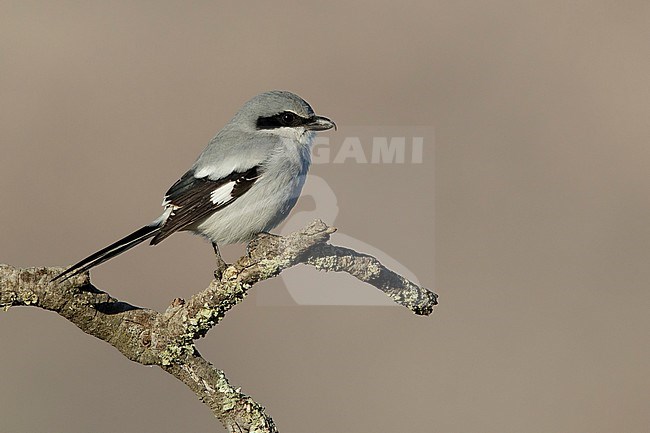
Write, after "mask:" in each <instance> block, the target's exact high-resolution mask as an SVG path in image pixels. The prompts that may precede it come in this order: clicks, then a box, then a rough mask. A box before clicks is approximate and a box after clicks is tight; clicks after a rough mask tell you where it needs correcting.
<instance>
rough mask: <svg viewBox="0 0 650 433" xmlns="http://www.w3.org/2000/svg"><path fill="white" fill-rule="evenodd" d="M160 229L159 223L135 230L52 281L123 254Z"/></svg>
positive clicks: (83, 270) (75, 273)
mask: <svg viewBox="0 0 650 433" xmlns="http://www.w3.org/2000/svg"><path fill="white" fill-rule="evenodd" d="M159 229H160V226H158V225H149V226H144V227H142V228H141V229H138V230H136V231H134V232H133V233H131V234H130V235H128V236H125V237H123V238H122V239H120V240H119V241H117V242H114V243H112V244H110V245H109V246H107V247H106V248H103V249H101V250H99V251H97V252H96V253H95V254H92V255H90V256H88V257H86V258H85V259H83V260H82V261H80V262H79V263H76V264H74V265H72V266H70V267H69V268H68V269H66V270H65V271H63V272H61V273H60V274H59V275H57V276H56V277H54V278H52V281H57V280H61V281H65V280H67V279H68V278H70V277H73V276H75V275H77V274H80V273H82V272H85V271H87V270H88V269H90V268H93V267H95V266H97V265H99V264H101V263H104V262H105V261H107V260H110V259H112V258H113V257H115V256H117V255H119V254H122V253H123V252H124V251H126V250H129V249H131V248H133V247H134V246H136V245H138V244H139V243H141V242H143V241H146V240H147V239H149V238H151V237H153V236H155V235H156V233H158V230H159Z"/></svg>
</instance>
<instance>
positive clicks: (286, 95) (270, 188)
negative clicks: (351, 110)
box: [53, 90, 336, 281]
mask: <svg viewBox="0 0 650 433" xmlns="http://www.w3.org/2000/svg"><path fill="white" fill-rule="evenodd" d="M331 128H336V124H335V123H334V122H332V121H331V120H330V119H328V118H326V117H322V116H317V115H315V114H314V110H312V108H311V106H310V105H309V104H308V103H307V102H306V101H305V100H303V99H302V98H301V97H299V96H298V95H296V94H293V93H291V92H286V91H279V90H274V91H270V92H266V93H262V94H259V95H257V96H255V97H254V98H252V99H251V100H249V101H248V102H246V103H245V104H244V106H243V107H242V108H241V109H240V110H239V111H238V112H237V114H235V117H233V118H232V120H231V121H230V122H228V123H227V124H226V126H224V128H223V129H222V130H221V131H219V133H218V134H217V135H216V136H215V137H214V138H213V139H212V140H210V143H209V144H208V146H207V147H206V148H205V150H204V151H203V152H202V153H201V155H199V157H198V158H197V160H196V161H195V162H194V165H192V168H190V169H189V170H188V171H187V172H186V173H185V174H184V175H183V176H182V177H181V178H180V179H179V180H178V181H177V182H176V183H174V185H172V187H171V188H170V189H169V191H167V193H166V194H165V198H164V200H163V207H164V212H163V213H162V215H161V216H160V217H159V218H157V219H156V220H154V221H153V222H152V223H150V224H148V225H146V226H144V227H142V228H140V229H138V230H136V231H135V232H133V233H131V234H130V235H128V236H126V237H124V238H122V239H120V240H119V241H117V242H115V243H113V244H111V245H109V246H107V247H106V248H104V249H102V250H100V251H97V252H96V253H95V254H92V255H90V256H88V257H86V258H85V259H83V260H82V261H80V262H79V263H77V264H75V265H73V266H71V267H70V268H68V269H66V270H65V271H64V272H62V273H61V274H59V275H57V276H56V277H54V279H53V281H55V280H65V279H67V278H70V277H72V276H74V275H77V274H79V273H81V272H85V271H87V270H88V269H90V268H92V267H95V266H97V265H99V264H100V263H103V262H105V261H107V260H109V259H111V258H113V257H115V256H117V255H118V254H121V253H123V252H124V251H126V250H128V249H130V248H133V247H134V246H136V245H138V244H140V243H141V242H144V241H145V240H147V239H151V241H150V244H151V245H156V244H158V243H160V242H162V241H163V240H164V239H165V238H167V237H168V236H169V235H171V234H172V233H175V232H177V231H180V230H184V231H191V232H194V233H196V234H199V235H201V236H203V237H205V238H207V239H208V240H209V241H210V242H212V245H213V247H214V250H215V253H216V254H217V259H218V261H219V264H220V267H221V266H223V265H224V262H223V260H222V259H221V256H220V254H219V249H218V246H217V245H218V244H232V243H239V242H246V241H249V240H251V239H252V238H253V237H254V236H255V235H257V234H258V233H262V232H268V231H269V230H271V229H273V228H274V227H276V226H277V225H278V224H280V223H281V222H282V221H283V220H284V219H285V218H286V217H287V215H288V214H289V211H290V210H291V209H292V208H293V206H294V205H295V204H296V201H297V200H298V196H299V195H300V191H301V190H302V187H303V185H304V183H305V177H306V174H307V171H308V170H309V166H310V164H311V144H312V141H313V139H314V136H315V135H316V131H324V130H327V129H331Z"/></svg>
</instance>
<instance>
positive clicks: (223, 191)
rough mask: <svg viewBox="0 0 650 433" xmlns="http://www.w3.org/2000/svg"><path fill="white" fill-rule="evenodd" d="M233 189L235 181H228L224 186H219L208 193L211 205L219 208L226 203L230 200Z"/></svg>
mask: <svg viewBox="0 0 650 433" xmlns="http://www.w3.org/2000/svg"><path fill="white" fill-rule="evenodd" d="M234 187H235V181H230V182H228V183H226V184H223V185H221V186H220V187H219V188H217V189H215V190H214V191H212V193H210V201H212V203H213V204H215V205H217V206H219V205H222V204H224V203H225V202H227V201H230V199H231V198H232V190H233V188H234Z"/></svg>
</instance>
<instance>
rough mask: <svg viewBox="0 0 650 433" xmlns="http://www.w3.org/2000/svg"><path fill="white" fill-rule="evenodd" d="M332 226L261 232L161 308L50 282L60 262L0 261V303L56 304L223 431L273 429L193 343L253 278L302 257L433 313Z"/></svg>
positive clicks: (80, 278)
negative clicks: (157, 373)
mask: <svg viewBox="0 0 650 433" xmlns="http://www.w3.org/2000/svg"><path fill="white" fill-rule="evenodd" d="M335 230H336V229H335V228H333V227H330V226H328V225H326V224H325V223H323V222H322V221H320V220H316V221H314V222H313V223H311V224H310V225H308V226H307V227H305V228H304V229H302V230H300V231H298V232H295V233H292V234H291V235H289V236H286V237H281V236H275V235H270V234H260V235H258V236H257V237H256V238H255V239H253V240H252V241H251V242H250V243H249V245H248V249H247V250H248V254H247V255H245V256H243V257H241V258H240V259H239V260H237V261H236V262H235V263H233V264H231V265H230V266H228V267H227V268H226V269H224V270H223V272H222V273H221V276H220V278H219V279H215V280H213V281H212V282H211V283H210V285H209V286H208V287H207V288H206V289H204V290H203V291H201V292H199V293H196V294H195V295H193V296H192V297H191V298H190V299H188V300H187V301H184V300H182V299H180V298H177V299H175V300H174V301H172V303H171V304H170V306H169V307H168V308H167V310H166V311H164V312H162V313H159V312H157V311H154V310H151V309H147V308H142V307H136V306H133V305H131V304H128V303H126V302H122V301H119V300H117V299H115V298H113V297H111V296H110V295H109V294H108V293H105V292H103V291H101V290H99V289H97V288H96V287H95V286H93V285H92V283H91V281H90V276H89V274H88V273H84V274H80V275H77V276H75V277H72V278H70V279H69V280H66V281H64V282H62V283H51V282H50V280H51V279H52V278H53V277H54V276H55V275H57V274H58V273H59V272H61V270H62V269H61V268H58V267H50V268H24V269H18V268H14V267H12V266H9V265H0V308H4V309H5V310H6V309H9V308H10V307H13V306H34V307H38V308H42V309H45V310H50V311H54V312H56V313H58V314H59V315H61V316H63V317H65V318H66V319H67V320H69V321H70V322H72V323H74V324H75V325H76V326H77V327H79V328H80V329H81V330H82V331H84V332H86V333H88V334H90V335H92V336H94V337H97V338H99V339H101V340H104V341H106V342H107V343H109V344H111V345H112V346H113V347H115V348H116V349H117V350H119V351H120V352H121V353H122V354H123V355H124V356H126V357H127V358H129V359H130V360H132V361H135V362H138V363H140V364H144V365H158V366H160V367H161V368H162V369H163V370H165V371H166V372H167V373H169V374H172V375H174V377H176V378H177V379H179V380H181V381H182V382H183V383H185V384H186V385H187V386H188V387H189V388H190V389H192V391H193V392H194V393H195V394H196V395H197V396H198V397H199V399H200V400H201V401H202V402H204V403H205V404H206V405H207V406H208V407H210V409H211V410H212V412H213V414H214V415H215V416H216V417H217V418H218V419H219V420H220V421H221V422H222V424H223V425H224V426H225V427H226V428H227V429H228V431H229V432H238V433H239V432H276V431H277V429H276V427H275V424H274V423H273V420H272V419H271V417H270V416H269V415H267V414H266V412H265V410H264V407H263V406H261V405H260V404H258V403H256V402H255V401H254V400H253V399H252V398H251V397H249V396H247V395H246V394H243V393H242V392H241V391H240V390H239V389H238V388H234V387H233V386H232V385H230V383H229V382H228V379H227V378H226V376H225V374H224V373H223V372H222V371H221V370H218V369H217V368H215V367H214V366H213V365H212V364H210V363H209V362H208V361H206V360H205V359H204V358H203V357H202V356H201V354H200V353H199V352H198V350H197V349H196V346H195V345H194V341H195V340H197V339H199V338H201V337H203V336H205V335H206V333H207V332H208V331H209V330H210V329H212V327H214V326H215V325H217V324H218V323H219V322H220V321H221V320H222V319H223V317H224V316H225V314H226V313H227V312H228V311H229V310H230V309H231V308H232V307H234V306H235V305H237V304H238V303H239V302H241V301H242V300H243V299H244V298H245V297H246V294H247V293H248V290H249V289H250V288H252V287H253V286H254V285H255V284H256V283H258V282H260V281H262V280H265V279H269V278H272V277H274V276H277V275H278V274H280V273H281V272H282V271H283V270H285V269H287V268H289V267H291V266H294V265H296V264H299V263H305V264H308V265H311V266H314V267H315V268H317V269H319V270H323V271H334V272H347V273H349V274H350V275H352V276H354V277H356V278H358V279H359V280H361V281H364V282H366V283H368V284H371V285H373V286H375V287H376V288H378V289H379V290H381V291H383V292H384V293H386V295H388V296H389V297H391V298H392V299H393V300H394V301H395V302H397V303H398V304H400V305H403V306H405V307H407V308H408V309H410V310H411V311H412V312H413V313H415V314H417V315H429V314H431V313H432V312H433V307H434V306H435V305H436V304H437V295H436V294H435V293H433V292H431V291H429V290H428V289H426V288H424V287H420V286H418V285H416V284H414V283H412V282H410V281H408V280H407V279H405V278H404V277H402V276H400V275H398V274H396V273H394V272H393V271H391V270H389V269H387V268H386V267H384V266H383V265H382V264H381V263H380V262H379V261H378V260H377V259H376V258H374V257H372V256H369V255H366V254H362V253H358V252H356V251H354V250H351V249H348V248H343V247H339V246H334V245H331V244H329V243H327V242H328V241H329V238H330V235H331V234H332V233H333V232H334V231H335Z"/></svg>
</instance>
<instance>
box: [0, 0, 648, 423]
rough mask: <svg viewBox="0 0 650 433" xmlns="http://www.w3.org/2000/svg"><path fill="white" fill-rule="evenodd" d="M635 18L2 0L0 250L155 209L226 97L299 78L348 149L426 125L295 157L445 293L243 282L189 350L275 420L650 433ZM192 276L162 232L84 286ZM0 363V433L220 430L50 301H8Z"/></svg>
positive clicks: (610, 7)
mask: <svg viewBox="0 0 650 433" xmlns="http://www.w3.org/2000/svg"><path fill="white" fill-rule="evenodd" d="M649 20H650V10H649V6H648V2H646V1H627V2H603V1H574V2H565V1H548V0H546V1H538V2H518V1H491V2H487V1H486V2H480V1H474V2H472V1H442V2H438V1H433V2H396V1H383V2H365V3H361V2H348V1H329V2H318V3H310V2H292V3H289V2H281V1H275V2H268V3H264V4H263V3H261V2H259V3H246V2H239V3H238V4H237V5H234V4H228V3H225V2H208V1H201V2H170V1H135V2H117V1H114V2H69V1H57V2H29V1H2V2H0V62H1V64H0V146H1V147H0V151H1V155H2V157H1V158H0V185H1V188H0V203H1V205H0V223H1V224H0V227H1V228H0V246H1V249H0V262H2V263H9V264H12V265H16V266H33V265H39V266H40V265H63V264H67V263H70V262H73V261H76V260H78V259H80V258H82V257H84V256H85V255H87V254H89V253H91V252H93V251H94V250H95V249H97V248H99V247H102V246H104V245H105V244H107V243H109V242H111V241H113V240H115V239H116V238H117V237H119V236H122V235H124V234H126V233H128V232H129V231H130V230H133V229H135V228H137V227H139V225H140V224H143V223H145V222H147V221H149V220H151V219H153V218H154V217H155V216H157V215H158V213H159V211H160V208H159V205H160V200H161V198H162V194H163V193H164V191H165V190H166V189H167V187H169V186H170V185H171V184H172V183H173V182H174V181H175V180H176V179H177V178H178V177H179V176H180V175H181V174H182V172H183V171H184V169H186V168H187V167H188V166H189V165H190V164H191V162H192V161H193V160H194V158H195V157H196V155H197V154H198V153H199V152H200V151H201V150H202V149H203V147H204V146H205V144H206V143H207V141H208V140H209V139H210V138H211V137H212V135H213V134H214V133H215V132H216V131H217V130H218V129H219V128H220V127H221V126H222V125H223V124H224V123H225V122H226V121H227V120H228V119H229V118H230V116H232V114H233V113H234V111H235V110H236V109H237V108H238V107H239V106H240V105H241V103H242V102H243V101H244V100H246V99H247V98H249V97H251V96H253V95H254V94H256V93H258V92H260V91H263V90H268V89H272V88H283V89H289V90H293V91H295V92H297V93H299V94H300V95H302V96H304V97H305V98H306V99H307V100H308V101H309V102H310V103H312V105H313V106H314V108H315V109H316V111H317V112H319V113H322V114H324V115H327V116H331V117H332V118H333V119H335V120H336V121H337V122H338V124H339V125H340V126H341V127H340V129H339V131H337V132H332V133H328V134H327V136H328V137H331V138H332V139H333V140H334V139H336V140H339V141H338V142H339V143H340V139H341V138H342V137H345V135H346V133H347V132H346V131H353V130H354V128H355V127H357V126H369V127H386V126H395V127H401V128H403V127H409V126H415V125H419V126H425V127H432V128H434V130H435V136H436V138H435V144H434V143H433V142H431V141H430V142H428V144H427V146H426V147H425V149H424V152H423V163H422V164H374V165H373V164H365V165H363V164H356V163H354V162H352V161H348V162H346V163H345V164H319V165H317V166H314V167H313V170H312V173H313V174H315V175H318V176H319V177H321V178H323V179H325V180H326V181H327V183H328V185H329V186H330V187H331V188H332V190H333V191H334V192H335V195H336V199H337V203H338V207H339V213H338V217H337V218H336V225H337V226H338V227H339V228H340V229H341V231H342V232H343V233H345V234H346V235H348V236H350V237H352V238H355V239H358V240H361V241H363V242H366V243H368V244H370V245H372V246H374V247H376V248H378V249H380V250H382V251H384V252H386V253H387V254H389V255H390V256H392V257H393V258H394V259H396V260H398V261H399V262H400V263H402V264H404V265H405V266H407V267H408V268H409V269H410V270H411V271H413V272H414V273H415V274H416V275H417V277H418V278H419V280H420V281H421V282H422V283H423V284H425V285H427V286H431V287H435V289H436V291H437V292H438V293H439V294H440V306H439V307H438V308H437V310H436V312H435V313H434V315H433V316H431V317H428V318H420V317H415V316H413V315H412V314H410V313H409V312H408V311H406V310H404V309H401V308H392V307H351V306H348V307H332V306H320V307H314V306H309V307H307V306H297V305H290V303H286V305H280V306H268V305H261V303H260V302H259V299H256V298H257V297H258V296H259V293H260V292H262V291H269V293H275V295H277V297H281V296H283V293H285V292H286V291H285V289H284V287H283V285H282V282H281V281H279V280H275V281H273V282H269V283H266V284H263V285H260V286H258V287H256V288H255V292H256V294H254V295H253V296H251V297H250V298H249V299H247V300H246V301H245V302H244V303H243V304H241V305H239V306H238V307H237V308H236V309H234V310H233V311H231V312H230V313H229V314H228V316H227V318H226V319H225V320H224V322H223V323H222V324H221V325H220V326H218V327H217V328H216V329H214V330H213V331H212V332H210V334H209V336H208V337H207V338H205V339H204V340H202V341H199V342H198V346H199V349H200V350H201V352H202V353H203V354H204V356H206V357H207V358H208V359H209V360H211V361H212V362H213V363H214V364H215V365H217V366H218V367H219V368H222V369H224V370H225V371H226V373H227V375H228V377H229V378H230V380H231V381H232V382H233V383H234V384H236V385H238V386H241V387H242V388H243V390H244V391H245V392H247V393H249V394H251V395H252V396H254V397H255V398H256V399H257V400H259V401H260V402H261V403H262V404H264V405H265V406H266V407H267V409H268V411H269V413H270V414H271V415H272V416H273V417H274V419H275V421H276V423H277V425H278V427H279V429H280V431H282V432H285V433H286V432H311V433H319V432H353V431H354V432H393V431H409V432H422V433H425V432H440V433H507V432H513V433H514V432H517V433H521V432H531V433H567V432H571V433H583V432H584V433H599V432H603V433H604V432H626V433H634V432H639V433H641V432H646V431H647V426H648V425H650V412H648V406H649V403H650V368H649V365H650V362H649V361H650V356H649V355H650V346H649V345H648V330H649V329H650V328H649V327H650V314H648V312H649V307H650V294H649V293H648V283H649V282H650V266H648V263H649V262H650V248H649V246H650V242H649V241H650V229H649V228H648V227H649V225H648V222H649V221H650V204H649V200H650V198H649V192H650V175H649V170H650V146H649V138H650V127H649V125H650V122H648V118H649V116H650V103H649V102H648V101H649V100H650V91H649V88H650V86H649V81H648V80H649V78H648V77H650V55H649V52H648V41H649V40H650V31H649V29H650V26H648V22H649ZM332 146H334V144H333V145H332ZM434 152H435V153H434ZM434 154H435V159H434ZM434 181H435V182H434ZM310 206H313V203H311V202H310V201H309V200H303V201H302V202H301V203H300V205H299V209H297V210H300V209H309V208H310ZM330 222H331V221H330ZM434 227H435V237H434ZM241 251H242V248H241V247H232V248H228V249H227V251H226V255H227V257H230V258H231V259H232V258H234V257H236V255H237V254H238V253H240V252H241ZM434 252H435V254H434ZM211 266H212V256H211V250H210V247H209V246H208V245H207V244H206V243H205V242H203V241H201V240H200V239H198V238H195V237H193V236H190V235H187V234H181V235H177V236H173V237H172V238H170V239H169V240H168V241H166V242H165V243H163V244H161V245H160V246H158V247H156V248H148V247H140V248H138V249H136V250H133V251H131V252H129V253H128V254H127V255H124V256H122V257H120V258H119V259H116V260H114V261H112V262H110V263H107V264H105V265H103V266H102V267H100V268H98V269H97V270H96V271H94V272H93V280H94V282H95V283H96V285H97V286H98V287H100V288H102V289H104V290H108V291H109V292H110V293H111V294H112V295H114V296H116V297H118V298H121V299H123V300H126V301H129V302H131V303H134V304H137V305H143V306H148V307H153V308H157V309H164V308H165V307H166V305H168V303H169V302H170V301H171V299H173V298H174V297H177V296H183V297H188V296H190V295H191V294H192V293H194V292H196V291H197V290H199V289H201V288H203V287H204V286H205V285H206V284H207V283H208V281H209V279H210V276H211ZM316 278H318V279H319V282H320V281H327V279H328V278H329V276H328V275H325V274H319V275H317V277H316ZM304 284H305V285H306V286H310V281H308V280H307V281H304ZM318 290H321V289H318ZM350 290H355V288H354V285H353V284H352V283H350ZM0 370H1V371H2V377H1V379H0V432H2V433H39V432H47V433H52V432H66V433H73V432H83V433H87V432H97V433H104V432H191V433H198V432H208V431H222V429H221V427H220V425H219V424H218V422H217V421H216V420H215V419H213V418H212V415H211V414H210V413H209V411H208V410H207V408H205V407H204V406H203V405H202V404H201V403H200V402H199V401H198V400H197V399H196V398H195V397H194V395H193V394H192V393H191V392H190V391H189V390H187V389H185V388H184V386H183V385H182V384H180V383H179V382H177V381H175V379H173V378H171V377H170V376H168V375H166V374H165V373H163V372H162V371H161V370H159V369H157V368H149V367H143V366H140V365H137V364H135V363H132V362H130V361H128V360H126V359H125V358H123V357H122V356H121V355H120V354H119V353H118V352H117V351H115V350H114V349H113V348H111V347H110V346H108V345H106V344H105V343H103V342H101V341H98V340H95V339H93V338H91V337H89V336H87V335H85V334H83V333H82V332H80V331H79V330H78V329H76V328H75V327H74V326H72V325H71V324H69V323H67V322H66V321H65V320H63V319H62V318H60V317H58V316H56V315H54V314H52V313H47V312H44V311H39V310H35V309H29V308H13V309H11V310H9V311H8V312H6V313H5V312H0Z"/></svg>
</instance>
